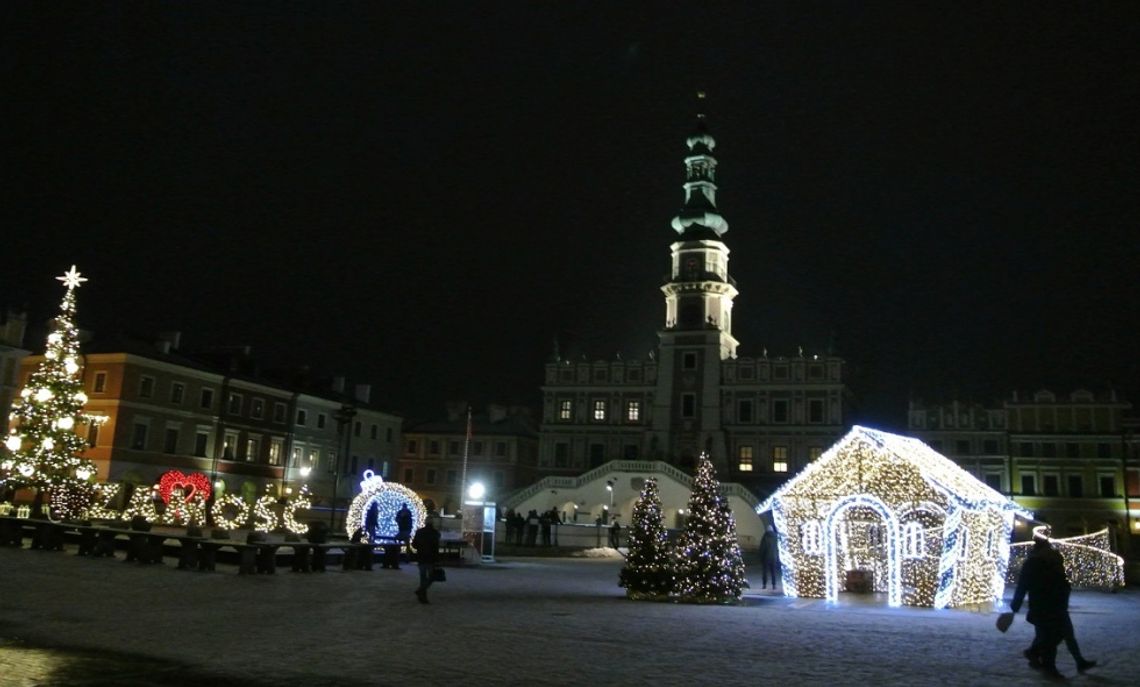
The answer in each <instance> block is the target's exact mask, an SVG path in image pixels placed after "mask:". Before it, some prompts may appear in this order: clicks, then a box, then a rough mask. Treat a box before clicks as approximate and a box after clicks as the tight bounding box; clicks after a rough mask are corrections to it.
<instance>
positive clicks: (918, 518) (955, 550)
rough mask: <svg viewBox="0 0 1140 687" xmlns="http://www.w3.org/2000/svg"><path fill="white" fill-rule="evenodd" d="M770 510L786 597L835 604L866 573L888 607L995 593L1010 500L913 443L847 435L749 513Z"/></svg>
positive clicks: (978, 599) (975, 599)
mask: <svg viewBox="0 0 1140 687" xmlns="http://www.w3.org/2000/svg"><path fill="white" fill-rule="evenodd" d="M756 511H757V513H764V512H767V511H771V512H772V516H773V520H774V523H775V525H776V529H777V532H778V534H779V548H780V560H781V561H782V562H783V564H784V566H783V578H784V593H785V594H786V595H788V596H807V597H817V598H824V599H828V600H830V601H835V600H837V598H838V593H839V591H840V589H842V588H843V587H844V585H845V581H844V580H843V579H842V577H841V575H842V574H843V571H846V570H859V569H867V570H871V571H872V572H873V586H874V590H875V591H876V592H885V593H886V594H887V598H888V603H890V605H892V606H897V605H903V604H905V605H912V606H932V607H934V608H943V607H946V606H960V605H966V604H972V603H982V602H986V601H989V602H994V603H998V602H1000V599H1001V594H1002V589H1003V586H1004V579H1005V574H1006V567H1007V562H1008V555H1007V554H1008V548H1007V547H1008V539H1009V533H1010V532H1011V531H1012V527H1013V517H1014V515H1015V514H1016V515H1021V516H1023V517H1030V514H1029V513H1028V512H1027V511H1024V510H1023V509H1021V508H1020V507H1019V506H1018V505H1017V504H1016V503H1014V502H1012V501H1010V500H1009V499H1006V498H1005V497H1004V496H1002V495H1001V494H999V493H997V492H996V491H994V490H993V489H991V488H989V487H988V486H986V485H985V484H984V483H982V482H981V481H979V480H977V479H976V478H974V477H973V476H971V475H970V474H969V473H967V472H966V471H965V470H963V469H962V468H960V467H959V466H958V465H956V464H955V463H954V462H953V461H951V460H949V459H947V458H945V457H944V456H942V455H939V454H938V453H937V452H935V451H934V450H933V449H931V448H930V447H928V446H926V445H925V444H923V443H922V442H920V441H918V440H917V439H911V438H907V437H902V436H898V435H893V434H888V433H886V432H880V431H877V430H872V429H868V428H865V427H859V426H856V427H854V428H853V429H852V430H851V432H850V433H848V434H847V436H845V437H844V438H842V439H840V440H839V441H838V442H836V444H835V445H834V446H832V447H831V448H830V449H828V451H826V452H825V453H824V454H823V455H822V456H820V457H819V458H818V459H817V460H816V461H814V462H812V463H811V464H810V465H808V466H807V467H806V468H804V470H803V471H801V473H800V474H799V475H797V476H796V477H795V478H793V479H792V480H790V481H789V482H788V483H787V484H785V485H784V486H783V487H781V488H780V489H779V490H777V491H776V492H775V493H774V494H772V496H770V497H769V498H768V499H767V500H765V501H764V503H762V504H760V506H758V507H757V509H756Z"/></svg>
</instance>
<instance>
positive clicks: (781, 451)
mask: <svg viewBox="0 0 1140 687" xmlns="http://www.w3.org/2000/svg"><path fill="white" fill-rule="evenodd" d="M787 471H788V447H787V446H773V447H772V472H787Z"/></svg>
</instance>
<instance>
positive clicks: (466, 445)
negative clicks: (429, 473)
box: [459, 406, 471, 510]
mask: <svg viewBox="0 0 1140 687" xmlns="http://www.w3.org/2000/svg"><path fill="white" fill-rule="evenodd" d="M470 449H471V406H467V438H466V439H465V440H464V441H463V477H462V478H461V479H460V480H459V509H460V510H462V509H463V499H465V498H466V497H467V454H468V452H469V450H470Z"/></svg>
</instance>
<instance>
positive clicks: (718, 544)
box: [673, 454, 748, 603]
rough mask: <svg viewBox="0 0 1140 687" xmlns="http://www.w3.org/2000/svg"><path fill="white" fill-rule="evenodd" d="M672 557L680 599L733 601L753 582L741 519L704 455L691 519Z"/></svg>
mask: <svg viewBox="0 0 1140 687" xmlns="http://www.w3.org/2000/svg"><path fill="white" fill-rule="evenodd" d="M673 561H674V566H675V568H674V569H675V573H676V576H677V588H676V592H677V593H678V594H679V595H680V598H681V601H686V602H689V603H732V602H734V601H737V600H738V599H740V596H741V594H743V592H744V589H745V587H747V586H748V580H747V579H745V577H744V559H743V558H742V557H741V554H740V544H739V543H738V542H737V539H736V519H735V518H733V517H732V510H731V509H730V508H729V507H728V501H727V499H725V498H724V496H722V495H721V493H720V482H718V481H717V479H716V472H715V470H714V469H713V465H712V462H711V461H710V460H709V458H708V456H707V455H704V454H701V457H700V460H699V461H698V463H697V475H696V477H695V478H694V479H693V491H692V494H691V495H690V497H689V518H688V521H687V522H686V523H685V531H684V533H683V534H682V535H681V539H680V542H679V545H678V547H677V549H676V552H675V553H674V558H673Z"/></svg>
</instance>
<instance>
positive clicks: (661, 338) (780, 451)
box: [538, 117, 847, 492]
mask: <svg viewBox="0 0 1140 687" xmlns="http://www.w3.org/2000/svg"><path fill="white" fill-rule="evenodd" d="M686 145H687V147H688V154H687V155H686V157H685V159H684V162H685V170H686V175H685V182H684V192H685V200H684V206H683V207H682V209H681V211H680V212H679V213H678V214H677V216H676V217H674V218H673V220H672V223H671V224H672V228H673V230H674V232H675V233H676V236H675V237H674V240H673V241H672V243H671V244H670V246H669V253H668V254H669V263H668V276H667V277H666V279H665V283H664V284H663V285H662V286H661V291H662V294H663V296H664V301H665V303H664V305H665V317H664V321H663V326H662V328H661V329H660V330H659V331H658V343H657V346H656V348H655V350H654V351H653V352H652V353H651V354H650V355H648V356H647V357H646V358H645V359H616V360H592V361H591V360H588V359H583V360H581V361H578V362H575V361H571V360H569V359H565V358H563V357H561V356H560V355H558V354H556V355H555V356H554V359H553V360H551V361H550V362H549V363H548V364H547V365H546V369H545V377H544V383H543V385H542V395H543V408H542V419H541V424H540V428H539V456H538V471H539V473H540V474H541V475H551V476H576V475H579V474H582V473H583V472H586V471H587V470H590V469H593V468H596V467H598V466H600V465H602V464H603V463H606V462H609V461H612V460H624V461H638V460H649V461H664V462H666V463H668V464H670V465H674V466H677V467H680V468H681V469H683V470H689V471H691V470H692V468H693V466H694V465H695V461H696V457H697V456H698V455H700V453H701V452H702V451H703V452H707V453H708V455H709V456H710V458H711V459H712V461H713V463H714V465H715V467H716V470H717V474H718V475H720V476H721V478H722V479H723V480H724V481H727V482H739V483H742V484H746V485H748V486H749V487H751V488H753V489H756V490H757V491H760V492H764V491H768V490H770V489H771V488H774V487H775V486H776V485H778V484H780V483H782V482H783V481H784V480H785V479H786V478H787V476H788V475H790V474H793V473H795V471H796V470H797V469H799V468H800V467H802V466H803V465H805V464H807V463H808V462H810V461H811V460H812V459H813V458H815V457H816V456H818V455H819V454H821V453H822V452H823V450H824V448H825V447H826V446H829V445H830V444H831V443H832V442H834V441H835V439H836V438H838V437H839V436H840V435H841V433H842V432H843V429H844V426H845V414H846V407H845V404H846V400H847V399H846V389H845V386H844V382H843V367H844V361H843V360H842V359H841V358H839V357H837V356H835V355H832V354H830V353H829V352H828V353H805V352H804V351H802V350H800V351H798V352H797V353H796V354H795V355H792V356H769V355H768V352H767V351H766V350H763V351H760V352H759V354H756V353H751V354H744V353H743V352H742V350H743V349H742V347H741V345H740V342H739V341H737V339H736V337H735V336H734V335H733V323H734V320H736V319H738V318H739V315H738V314H737V313H736V312H735V310H734V300H735V298H736V296H737V294H738V289H737V284H736V280H735V279H734V278H733V277H732V276H731V274H730V271H729V248H728V245H727V244H726V243H725V241H724V235H725V233H726V232H727V231H728V222H727V221H726V220H725V218H724V217H723V216H722V215H721V214H720V212H719V210H718V208H717V197H716V193H717V185H716V172H717V160H716V158H715V157H713V151H714V149H715V147H716V141H715V140H714V139H713V137H712V136H711V135H710V134H709V132H708V130H707V128H706V127H705V122H704V119H703V117H702V118H701V119H700V120H699V122H698V127H697V129H696V131H695V132H694V133H693V134H692V135H690V136H689V137H688V139H687V140H686Z"/></svg>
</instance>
